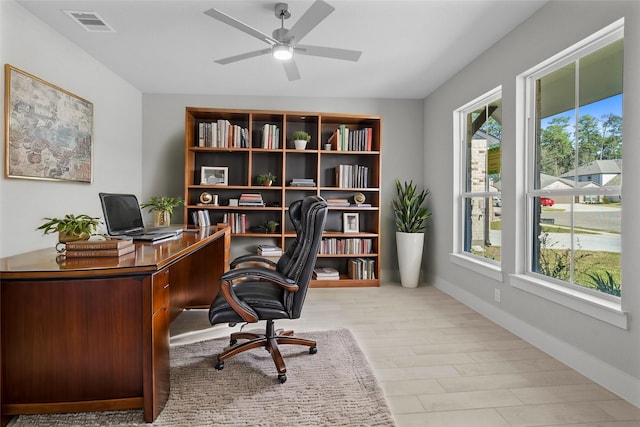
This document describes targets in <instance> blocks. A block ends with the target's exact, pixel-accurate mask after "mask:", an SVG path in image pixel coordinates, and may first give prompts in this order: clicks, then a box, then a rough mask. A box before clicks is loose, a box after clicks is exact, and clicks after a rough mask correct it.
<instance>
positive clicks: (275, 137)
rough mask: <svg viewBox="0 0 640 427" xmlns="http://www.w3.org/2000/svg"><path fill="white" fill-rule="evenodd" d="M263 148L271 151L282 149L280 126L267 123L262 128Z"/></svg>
mask: <svg viewBox="0 0 640 427" xmlns="http://www.w3.org/2000/svg"><path fill="white" fill-rule="evenodd" d="M262 148H268V149H271V150H277V149H279V148H280V128H279V127H278V125H272V124H269V123H265V124H264V126H262Z"/></svg>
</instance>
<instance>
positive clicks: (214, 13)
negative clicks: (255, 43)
mask: <svg viewBox="0 0 640 427" xmlns="http://www.w3.org/2000/svg"><path fill="white" fill-rule="evenodd" d="M204 14H205V15H207V16H210V17H212V18H213V19H217V20H218V21H220V22H224V23H225V24H227V25H231V26H232V27H233V28H236V29H238V30H240V31H242V32H244V33H246V34H249V35H250V36H252V37H255V38H257V39H258V40H262V41H263V42H265V43H269V44H270V45H274V44H277V43H278V41H277V40H276V39H274V38H273V37H271V36H268V35H266V34H265V33H263V32H262V31H260V30H256V29H255V28H253V27H251V26H249V25H247V24H245V23H244V22H240V21H238V20H237V19H235V18H233V17H231V16H229V15H227V14H226V13H224V12H220V11H219V10H217V9H209V10H205V11H204Z"/></svg>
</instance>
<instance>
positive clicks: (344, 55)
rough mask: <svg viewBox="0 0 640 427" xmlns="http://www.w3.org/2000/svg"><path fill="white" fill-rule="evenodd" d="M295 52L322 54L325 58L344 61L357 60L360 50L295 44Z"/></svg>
mask: <svg viewBox="0 0 640 427" xmlns="http://www.w3.org/2000/svg"><path fill="white" fill-rule="evenodd" d="M293 50H294V52H295V53H299V54H301V55H311V56H323V57H325V58H333V59H342V60H345V61H353V62H358V59H360V55H362V52H361V51H359V50H349V49H338V48H336V47H324V46H309V45H300V44H299V45H297V46H296V47H295V48H294V49H293Z"/></svg>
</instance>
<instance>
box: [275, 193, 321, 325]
mask: <svg viewBox="0 0 640 427" xmlns="http://www.w3.org/2000/svg"><path fill="white" fill-rule="evenodd" d="M296 209H297V208H296ZM327 211H328V207H327V202H326V201H325V200H324V199H323V198H322V197H320V196H308V197H306V198H304V200H302V203H301V206H300V229H299V230H298V233H297V235H298V237H297V239H296V240H297V244H295V248H294V250H293V254H292V256H291V259H290V262H289V263H288V264H287V265H286V266H285V267H284V270H283V271H281V272H282V273H283V274H285V275H286V276H287V277H289V278H291V279H293V280H295V282H296V284H297V285H298V287H299V289H298V291H297V292H291V293H288V295H285V301H286V304H287V306H288V308H289V312H290V313H291V318H292V319H297V318H298V317H300V312H301V311H302V305H303V303H304V299H305V297H306V295H307V290H308V288H309V283H310V282H311V277H312V275H313V268H314V267H315V264H316V259H317V258H318V251H319V249H320V243H321V242H322V232H323V231H324V225H325V223H326V220H327ZM294 213H295V212H294Z"/></svg>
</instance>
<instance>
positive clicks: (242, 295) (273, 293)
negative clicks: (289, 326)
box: [209, 196, 327, 383]
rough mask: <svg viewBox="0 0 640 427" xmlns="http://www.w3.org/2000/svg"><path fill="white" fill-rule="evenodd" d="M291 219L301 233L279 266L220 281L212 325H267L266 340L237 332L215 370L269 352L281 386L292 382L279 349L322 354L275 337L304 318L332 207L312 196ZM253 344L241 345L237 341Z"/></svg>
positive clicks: (285, 336) (241, 271)
mask: <svg viewBox="0 0 640 427" xmlns="http://www.w3.org/2000/svg"><path fill="white" fill-rule="evenodd" d="M289 218H290V219H291V222H292V223H293V226H294V228H295V230H296V236H297V237H296V239H295V241H294V242H293V243H292V244H291V245H289V247H288V248H287V250H286V251H285V252H284V253H283V255H282V256H281V257H280V260H279V261H278V263H277V264H275V268H269V267H266V266H251V267H239V268H235V269H231V270H229V271H228V272H226V273H225V274H223V275H222V277H221V278H220V292H219V293H218V296H217V297H216V298H215V299H214V301H213V303H212V304H211V307H210V309H209V321H210V322H211V324H212V325H216V324H218V323H230V324H234V323H240V322H247V323H256V322H258V321H260V320H266V321H267V324H266V331H265V333H264V334H253V333H249V332H242V331H241V332H234V333H232V334H231V338H230V347H229V348H227V349H225V350H224V351H223V352H222V353H220V354H218V356H217V361H216V365H215V367H216V369H223V368H224V361H225V360H226V359H228V358H230V357H232V356H235V355H236V354H239V353H242V352H244V351H247V350H251V349H253V348H257V347H264V348H265V349H266V350H267V351H269V353H271V357H272V358H273V361H274V363H275V365H276V368H277V370H278V380H279V381H280V382H281V383H284V382H285V381H286V380H287V375H286V372H287V368H286V366H285V363H284V359H283V358H282V355H281V354H280V350H279V349H278V344H297V345H305V346H308V347H309V353H310V354H315V353H316V351H317V348H316V342H315V341H312V340H307V339H303V338H297V337H294V336H293V331H276V330H275V329H274V323H273V321H274V320H276V319H297V318H299V317H300V313H301V311H302V305H303V303H304V299H305V296H306V294H307V289H308V288H309V283H310V281H311V276H312V274H313V268H314V266H315V263H316V258H317V257H318V250H319V248H320V242H321V241H322V232H323V230H324V225H325V222H326V219H327V202H326V201H325V200H324V199H323V198H322V197H319V196H308V197H306V198H305V199H304V200H298V201H296V202H293V203H292V204H291V206H289ZM252 260H263V259H262V258H261V257H257V256H245V257H240V258H238V259H236V260H234V262H233V263H232V267H235V266H237V265H239V264H240V263H241V262H245V261H252ZM240 339H242V340H248V341H246V342H243V343H240V344H238V340H240Z"/></svg>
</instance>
